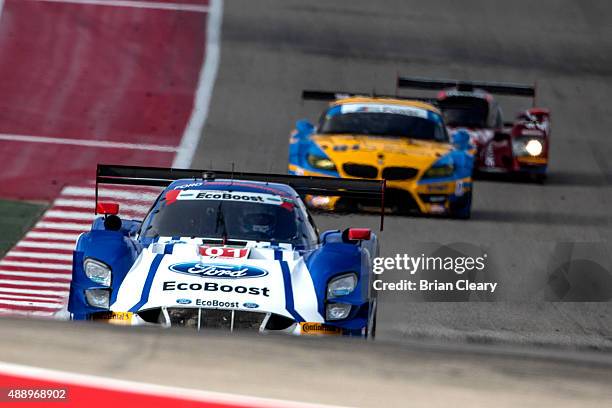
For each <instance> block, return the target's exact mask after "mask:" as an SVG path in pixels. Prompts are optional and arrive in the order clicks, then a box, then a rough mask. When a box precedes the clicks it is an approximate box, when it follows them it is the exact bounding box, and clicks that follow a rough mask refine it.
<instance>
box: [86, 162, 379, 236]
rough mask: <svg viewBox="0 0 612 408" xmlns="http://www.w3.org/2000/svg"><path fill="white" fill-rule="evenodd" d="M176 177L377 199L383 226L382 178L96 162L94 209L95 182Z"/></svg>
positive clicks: (153, 182) (141, 182)
mask: <svg viewBox="0 0 612 408" xmlns="http://www.w3.org/2000/svg"><path fill="white" fill-rule="evenodd" d="M179 179H194V180H202V179H205V180H210V179H228V180H236V181H238V180H245V181H259V182H264V183H279V184H286V185H288V186H290V187H291V188H293V189H294V190H295V191H296V193H298V194H299V195H300V196H302V197H304V196H306V195H315V196H336V197H347V198H355V199H364V198H365V199H372V200H379V201H380V209H381V213H380V217H381V218H380V230H381V231H382V229H383V227H384V208H385V187H386V182H385V180H362V179H347V178H342V179H341V178H331V177H314V176H294V175H288V174H266V173H244V172H237V171H225V170H195V169H173V168H163V167H139V166H123V165H108V164H98V168H97V171H96V189H95V195H96V197H95V198H96V208H97V204H98V185H100V184H121V185H134V186H158V187H165V186H168V185H170V183H172V182H173V181H175V180H179Z"/></svg>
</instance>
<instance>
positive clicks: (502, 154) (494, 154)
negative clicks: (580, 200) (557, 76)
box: [397, 77, 550, 181]
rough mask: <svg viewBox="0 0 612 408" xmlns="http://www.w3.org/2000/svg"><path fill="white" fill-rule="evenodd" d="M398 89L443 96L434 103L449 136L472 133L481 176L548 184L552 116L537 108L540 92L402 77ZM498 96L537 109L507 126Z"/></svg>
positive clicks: (519, 86)
mask: <svg viewBox="0 0 612 408" xmlns="http://www.w3.org/2000/svg"><path fill="white" fill-rule="evenodd" d="M397 86H398V88H413V89H426V90H439V91H440V92H439V93H438V95H437V98H436V99H435V100H434V101H433V102H434V103H435V104H436V105H437V106H438V107H439V108H440V110H441V111H442V113H443V115H444V120H445V122H446V125H447V127H448V129H449V132H451V133H452V132H456V131H458V130H460V129H464V130H466V131H468V132H469V134H470V141H471V143H472V144H473V145H474V147H475V148H476V149H477V152H476V157H475V165H474V168H475V173H476V174H477V173H506V174H523V175H528V176H530V177H531V178H532V179H535V180H538V181H541V180H544V179H545V177H546V170H547V165H548V151H549V145H550V112H549V110H547V109H543V108H537V107H535V96H536V88H535V86H531V85H523V84H509V83H497V82H480V81H478V82H476V81H474V82H467V81H457V80H450V79H442V80H440V79H428V78H409V77H399V78H398V79H397ZM493 94H497V95H509V96H522V97H530V98H532V100H533V107H532V108H530V109H527V110H525V111H522V112H520V113H519V114H518V115H517V116H516V118H515V119H514V121H513V122H510V123H507V122H504V120H503V117H502V110H501V108H500V105H499V103H498V101H496V100H495V98H494V97H493Z"/></svg>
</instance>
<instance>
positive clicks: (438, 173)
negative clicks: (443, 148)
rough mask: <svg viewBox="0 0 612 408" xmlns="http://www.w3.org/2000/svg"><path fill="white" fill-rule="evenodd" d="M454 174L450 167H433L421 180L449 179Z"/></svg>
mask: <svg viewBox="0 0 612 408" xmlns="http://www.w3.org/2000/svg"><path fill="white" fill-rule="evenodd" d="M454 172H455V168H454V167H453V166H452V165H448V164H447V165H445V166H433V167H431V168H430V169H429V170H427V171H426V172H425V174H423V178H442V177H450V176H452V175H453V173H454Z"/></svg>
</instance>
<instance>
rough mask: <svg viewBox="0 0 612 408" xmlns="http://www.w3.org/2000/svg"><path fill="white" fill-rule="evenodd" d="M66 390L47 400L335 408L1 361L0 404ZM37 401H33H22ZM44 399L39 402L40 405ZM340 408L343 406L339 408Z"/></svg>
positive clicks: (91, 404) (93, 405)
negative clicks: (17, 395)
mask: <svg viewBox="0 0 612 408" xmlns="http://www.w3.org/2000/svg"><path fill="white" fill-rule="evenodd" d="M60 389H62V390H65V391H66V392H65V394H64V395H65V398H63V399H54V400H53V401H47V404H53V406H56V405H57V402H63V403H62V404H60V405H61V406H62V407H85V406H86V407H88V408H97V407H101V408H102V407H104V408H106V407H109V406H112V407H114V408H122V407H129V408H134V407H157V406H160V407H166V406H168V407H191V408H200V407H207V408H211V407H215V408H246V407H252V408H281V407H282V408H333V407H332V406H331V405H319V404H307V403H300V402H293V401H284V400H277V399H268V398H258V397H249V396H242V395H233V394H226V393H219V392H211V391H202V390H194V389H187V388H178V387H168V386H162V385H155V384H148V383H141V382H134V381H125V380H117V379H112V378H106V377H100V376H93V375H85V374H76V373H70V372H65V371H57V370H49V369H44V368H36V367H30V366H24V365H17V364H9V363H4V362H0V392H1V393H2V394H3V395H0V402H10V401H14V402H17V400H15V399H10V398H9V397H8V393H9V392H10V390H60ZM26 401H27V402H34V400H33V399H28V400H21V402H26ZM44 402H45V401H44V400H39V401H38V404H40V405H38V404H37V406H45V405H42V403H44ZM338 408H339V407H338Z"/></svg>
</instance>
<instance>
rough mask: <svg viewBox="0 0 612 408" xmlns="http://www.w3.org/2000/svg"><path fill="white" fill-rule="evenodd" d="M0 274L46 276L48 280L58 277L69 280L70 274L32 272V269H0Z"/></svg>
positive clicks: (30, 276) (28, 276) (32, 276)
mask: <svg viewBox="0 0 612 408" xmlns="http://www.w3.org/2000/svg"><path fill="white" fill-rule="evenodd" d="M0 275H6V276H24V277H26V278H47V279H50V280H54V279H60V280H63V281H65V280H67V279H68V280H70V278H71V277H72V274H71V273H70V272H68V273H61V272H58V273H45V272H32V271H23V272H22V271H5V270H2V269H0Z"/></svg>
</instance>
